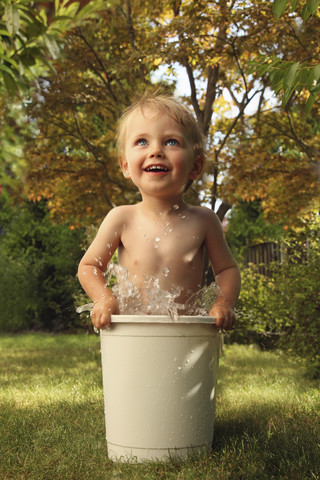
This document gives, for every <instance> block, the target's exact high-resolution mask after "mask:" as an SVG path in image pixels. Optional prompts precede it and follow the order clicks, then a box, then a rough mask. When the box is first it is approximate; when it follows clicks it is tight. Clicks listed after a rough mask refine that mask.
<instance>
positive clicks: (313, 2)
mask: <svg viewBox="0 0 320 480" xmlns="http://www.w3.org/2000/svg"><path fill="white" fill-rule="evenodd" d="M306 5H307V6H308V10H309V12H310V13H311V15H315V13H316V12H317V10H318V7H319V5H320V1H319V0H310V1H308V2H307V4H306Z"/></svg>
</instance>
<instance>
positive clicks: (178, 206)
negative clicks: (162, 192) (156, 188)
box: [139, 196, 187, 217]
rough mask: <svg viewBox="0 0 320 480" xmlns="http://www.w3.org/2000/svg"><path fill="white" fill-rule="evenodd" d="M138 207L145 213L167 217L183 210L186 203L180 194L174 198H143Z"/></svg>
mask: <svg viewBox="0 0 320 480" xmlns="http://www.w3.org/2000/svg"><path fill="white" fill-rule="evenodd" d="M139 205H140V209H141V210H142V211H143V212H144V213H145V214H147V215H153V216H156V217H158V216H159V217H161V216H162V217H167V216H171V215H173V214H178V213H180V214H181V212H182V211H183V210H185V208H186V206H187V204H186V203H185V202H184V200H183V198H182V196H177V197H174V198H154V197H153V198H143V199H142V201H141V202H140V204H139Z"/></svg>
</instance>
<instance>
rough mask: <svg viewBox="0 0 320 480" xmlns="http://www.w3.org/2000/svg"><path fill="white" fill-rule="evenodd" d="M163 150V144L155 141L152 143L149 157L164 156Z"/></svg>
mask: <svg viewBox="0 0 320 480" xmlns="http://www.w3.org/2000/svg"><path fill="white" fill-rule="evenodd" d="M162 156H163V152H162V148H161V145H160V144H158V143H154V144H152V145H150V151H149V157H150V158H162Z"/></svg>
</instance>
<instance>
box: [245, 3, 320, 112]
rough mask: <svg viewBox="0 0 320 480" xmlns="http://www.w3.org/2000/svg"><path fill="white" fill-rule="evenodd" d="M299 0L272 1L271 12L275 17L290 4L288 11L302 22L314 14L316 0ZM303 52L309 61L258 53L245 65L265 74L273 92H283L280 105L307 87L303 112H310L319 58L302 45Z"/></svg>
mask: <svg viewBox="0 0 320 480" xmlns="http://www.w3.org/2000/svg"><path fill="white" fill-rule="evenodd" d="M301 3H302V2H300V1H299V0H274V2H273V13H274V15H275V16H276V17H277V18H278V19H279V18H280V17H281V16H282V15H284V13H285V10H286V8H287V6H288V5H290V6H291V11H292V12H294V11H295V10H298V12H299V13H300V14H301V18H302V20H303V21H304V22H306V21H307V20H308V18H309V17H310V16H311V15H317V12H318V8H319V5H320V1H319V0H312V1H305V2H303V4H302V5H301ZM291 15H292V14H291ZM318 16H319V13H318ZM306 53H307V59H308V62H309V63H305V62H301V61H297V59H295V61H283V57H282V56H281V57H279V56H276V55H271V56H270V55H268V54H267V55H263V54H260V55H259V56H258V57H257V58H256V59H254V60H251V61H250V62H249V65H251V66H252V69H251V71H252V72H255V73H257V74H258V75H260V76H264V75H265V74H269V77H270V80H271V86H272V89H273V90H274V92H275V93H279V92H280V91H281V90H282V91H283V99H282V107H284V106H286V105H287V104H288V102H289V100H292V97H293V96H294V95H295V94H299V93H300V92H301V91H302V90H307V91H308V92H309V98H308V100H307V102H306V111H307V112H310V111H311V109H312V106H313V104H314V102H315V101H316V98H317V95H318V94H319V92H320V63H315V62H316V61H317V60H318V59H319V55H318V54H317V52H315V51H313V50H308V48H307V47H306Z"/></svg>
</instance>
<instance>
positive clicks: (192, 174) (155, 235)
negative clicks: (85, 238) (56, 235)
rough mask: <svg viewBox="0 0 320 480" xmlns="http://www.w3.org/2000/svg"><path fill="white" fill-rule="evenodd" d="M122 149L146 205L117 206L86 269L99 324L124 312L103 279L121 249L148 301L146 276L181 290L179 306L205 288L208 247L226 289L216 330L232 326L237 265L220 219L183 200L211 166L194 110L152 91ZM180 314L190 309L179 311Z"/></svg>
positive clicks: (83, 275)
mask: <svg viewBox="0 0 320 480" xmlns="http://www.w3.org/2000/svg"><path fill="white" fill-rule="evenodd" d="M118 148H119V161H120V166H121V169H122V172H123V175H124V177H125V178H127V179H130V180H131V181H132V182H133V183H134V184H135V185H136V187H137V188H138V189H139V191H140V193H141V197H142V201H141V202H139V203H137V204H136V205H123V206H119V207H115V208H114V209H112V210H111V211H110V212H109V213H108V215H107V216H106V218H105V219H104V221H103V222H102V224H101V226H100V228H99V231H98V233H97V235H96V237H95V239H94V240H93V242H92V244H91V245H90V247H89V248H88V250H87V251H86V253H85V255H84V256H83V258H82V260H81V262H80V264H79V271H78V277H79V280H80V283H81V285H82V287H83V288H84V290H85V291H86V293H87V294H88V295H89V296H90V297H91V299H92V300H93V303H94V306H93V309H92V313H91V319H92V323H93V325H94V326H95V327H96V328H104V327H108V326H110V323H111V315H113V314H119V306H118V302H117V299H116V297H115V295H114V294H113V292H112V290H111V289H110V288H108V286H107V285H106V282H105V276H104V272H105V270H106V268H107V265H108V262H109V261H110V259H111V257H112V255H113V253H114V252H115V250H116V249H118V257H119V263H120V265H121V266H122V267H123V268H125V269H126V271H127V272H128V279H129V280H130V281H131V282H132V283H133V284H134V285H135V287H136V288H137V290H138V291H139V293H140V296H141V301H142V303H143V302H144V299H145V297H146V295H145V289H146V286H145V285H146V279H148V278H156V279H157V281H158V284H159V286H160V288H161V289H163V290H166V291H170V289H172V288H173V286H174V287H178V288H179V292H180V294H179V296H178V297H177V298H176V302H178V303H179V304H183V305H184V304H187V301H188V299H189V298H190V296H191V295H192V294H194V293H195V292H197V291H199V289H200V287H201V280H202V273H203V268H204V252H205V250H206V251H207V254H208V257H209V260H210V263H211V266H212V269H213V272H214V275H215V279H216V282H217V283H218V285H219V287H220V293H219V295H218V297H217V299H216V301H215V302H214V304H213V305H212V307H211V308H210V311H209V315H210V316H214V317H215V319H216V326H217V327H219V328H222V329H225V330H228V329H230V328H232V326H233V324H234V321H235V314H234V307H235V304H236V301H237V298H238V295H239V291H240V274H239V269H238V266H237V264H236V262H235V261H234V259H233V257H232V255H231V252H230V250H229V248H228V245H227V243H226V241H225V238H224V234H223V230H222V226H221V223H220V221H219V219H218V217H217V216H216V214H215V213H214V212H213V211H212V210H210V209H208V208H206V207H198V206H197V207H195V206H191V205H189V204H187V203H186V202H185V201H184V199H183V194H184V192H185V191H186V189H187V188H188V187H189V185H190V184H191V183H192V181H193V180H194V179H196V178H197V177H198V176H199V175H200V174H201V172H202V170H203V167H204V162H205V154H204V140H203V137H202V134H201V132H200V130H199V128H198V126H197V123H196V121H195V119H194V117H193V115H192V113H191V112H190V111H189V109H187V108H186V107H185V106H184V105H182V104H181V103H180V102H179V101H177V100H176V99H175V98H174V97H170V96H166V95H161V94H150V93H148V94H145V95H144V96H143V97H142V98H140V99H139V100H138V101H137V102H136V103H134V104H133V105H132V106H131V107H129V108H128V109H127V110H126V111H125V113H124V115H123V117H122V119H121V122H120V126H119V131H118ZM122 313H125V312H122ZM150 313H151V314H152V313H153V312H150ZM179 314H188V312H187V310H186V311H184V310H183V308H180V309H179Z"/></svg>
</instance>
